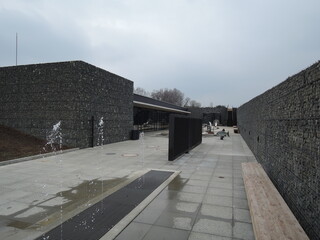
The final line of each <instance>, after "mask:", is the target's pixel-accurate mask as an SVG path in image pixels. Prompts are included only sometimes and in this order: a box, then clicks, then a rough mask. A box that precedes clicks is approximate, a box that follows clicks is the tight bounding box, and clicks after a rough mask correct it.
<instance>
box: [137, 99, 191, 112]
mask: <svg viewBox="0 0 320 240" xmlns="http://www.w3.org/2000/svg"><path fill="white" fill-rule="evenodd" d="M133 106H134V107H141V108H149V109H155V110H161V111H165V112H174V113H183V114H190V113H191V112H188V111H183V110H179V109H174V108H169V107H162V106H158V105H154V104H150V103H144V102H139V101H133Z"/></svg>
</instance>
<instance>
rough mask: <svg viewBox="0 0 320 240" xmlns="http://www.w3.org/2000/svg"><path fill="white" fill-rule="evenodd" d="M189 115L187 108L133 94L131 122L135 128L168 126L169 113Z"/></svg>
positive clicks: (145, 129)
mask: <svg viewBox="0 0 320 240" xmlns="http://www.w3.org/2000/svg"><path fill="white" fill-rule="evenodd" d="M172 113H174V114H183V115H189V114H190V112H189V111H188V110H187V108H184V107H180V106H177V105H174V104H171V103H167V102H163V101H159V100H156V99H153V98H149V97H146V96H141V95H138V94H134V95H133V123H134V128H135V129H137V130H144V131H148V130H149V131H150V130H161V129H166V128H168V124H169V115H170V114H172Z"/></svg>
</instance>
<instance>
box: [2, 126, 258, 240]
mask: <svg viewBox="0 0 320 240" xmlns="http://www.w3.org/2000/svg"><path fill="white" fill-rule="evenodd" d="M226 130H229V131H230V137H226V138H224V140H220V139H219V138H218V137H214V136H206V137H203V140H202V144H201V145H199V146H198V147H196V148H194V149H193V150H192V151H191V152H190V153H189V154H185V155H184V156H182V157H180V158H178V159H176V160H175V161H173V162H169V161H168V160H167V158H168V138H167V136H163V135H161V134H160V132H150V133H146V134H145V136H144V137H143V139H140V140H137V141H125V142H120V143H115V144H109V145H104V146H103V147H96V148H93V149H92V148H91V149H82V150H77V151H72V152H68V153H64V154H60V155H56V156H51V157H46V158H40V159H36V160H31V161H27V162H21V163H15V164H10V165H6V166H1V167H0V187H1V195H0V237H1V239H34V238H36V237H37V236H39V235H41V234H42V233H43V232H46V231H47V230H48V229H49V228H51V227H52V226H55V225H57V224H59V223H60V222H63V221H64V220H66V219H68V218H69V217H71V216H73V215H75V214H76V213H79V212H81V211H82V210H84V209H86V208H87V207H88V206H90V205H92V204H94V203H96V202H97V201H99V200H101V199H102V198H103V196H106V195H108V194H110V193H111V192H113V191H115V190H117V189H119V188H120V187H122V186H124V185H126V184H127V183H128V182H130V181H132V179H135V178H137V176H140V175H141V174H142V173H144V172H146V171H147V169H165V170H175V171H181V173H180V174H179V175H178V176H177V177H176V178H175V179H174V180H173V181H172V182H171V183H170V184H169V185H168V186H167V187H165V189H164V190H163V191H162V192H161V193H160V194H159V195H158V196H157V197H156V198H155V199H154V200H153V201H152V202H151V203H150V204H149V205H148V206H147V207H146V208H145V209H144V210H143V211H142V212H141V213H140V214H139V215H138V216H137V217H136V218H134V220H133V221H132V222H131V223H130V224H129V225H128V226H127V227H126V228H125V229H124V230H123V231H122V232H121V233H120V234H119V235H118V236H117V238H116V239H117V240H122V239H130V240H133V239H144V240H145V239H155V240H156V239H191V240H195V239H200V240H202V239H254V236H253V231H252V225H251V219H250V214H249V210H248V203H247V199H246V194H245V190H244V186H243V180H242V175H241V163H242V162H248V161H255V158H254V156H253V154H252V153H251V151H250V150H249V149H248V147H247V145H246V144H245V142H244V141H243V139H242V137H241V136H240V135H239V134H234V133H232V129H231V128H230V129H228V128H226ZM82 225H83V227H94V221H92V222H91V223H88V222H86V223H83V224H82Z"/></svg>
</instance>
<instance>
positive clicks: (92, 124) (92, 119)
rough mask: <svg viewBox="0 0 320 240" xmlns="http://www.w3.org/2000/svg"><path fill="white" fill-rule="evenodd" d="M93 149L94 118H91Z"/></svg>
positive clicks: (92, 144) (92, 143)
mask: <svg viewBox="0 0 320 240" xmlns="http://www.w3.org/2000/svg"><path fill="white" fill-rule="evenodd" d="M91 137H92V138H91V147H93V146H94V116H92V117H91Z"/></svg>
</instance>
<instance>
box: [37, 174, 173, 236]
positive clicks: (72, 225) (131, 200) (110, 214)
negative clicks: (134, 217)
mask: <svg viewBox="0 0 320 240" xmlns="http://www.w3.org/2000/svg"><path fill="white" fill-rule="evenodd" d="M173 173H174V172H167V171H155V170H151V171H149V172H147V173H146V174H144V175H143V176H141V177H139V178H137V179H136V180H134V181H133V182H131V183H130V184H128V185H127V186H125V187H123V188H121V189H119V190H118V191H116V192H114V193H113V194H111V195H109V196H108V197H106V198H104V199H103V200H101V201H100V202H98V203H96V204H95V205H93V206H91V207H90V208H88V209H86V210H84V211H83V212H81V213H79V214H78V215H76V216H74V217H73V218H70V219H69V220H67V221H65V222H63V223H62V224H61V225H59V226H57V227H56V228H54V229H52V230H51V231H49V232H48V233H46V234H44V235H42V236H40V237H38V238H37V239H36V240H42V239H77V240H81V239H84V240H87V239H92V240H95V239H100V238H101V237H102V236H104V235H105V234H106V233H107V232H108V231H109V230H110V229H111V228H112V227H113V226H114V225H116V224H117V223H118V222H119V221H120V220H121V219H122V218H124V217H125V216H126V215H127V214H128V213H130V212H131V211H132V210H133V209H134V208H135V207H136V206H137V205H139V204H140V203H141V202H142V201H143V200H144V199H145V198H146V197H148V196H149V195H150V194H151V193H152V192H153V191H154V190H155V189H156V188H157V187H159V186H160V185H161V184H162V183H163V182H164V181H165V180H167V179H168V178H169V177H170V176H171V175H172V174H173Z"/></svg>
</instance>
